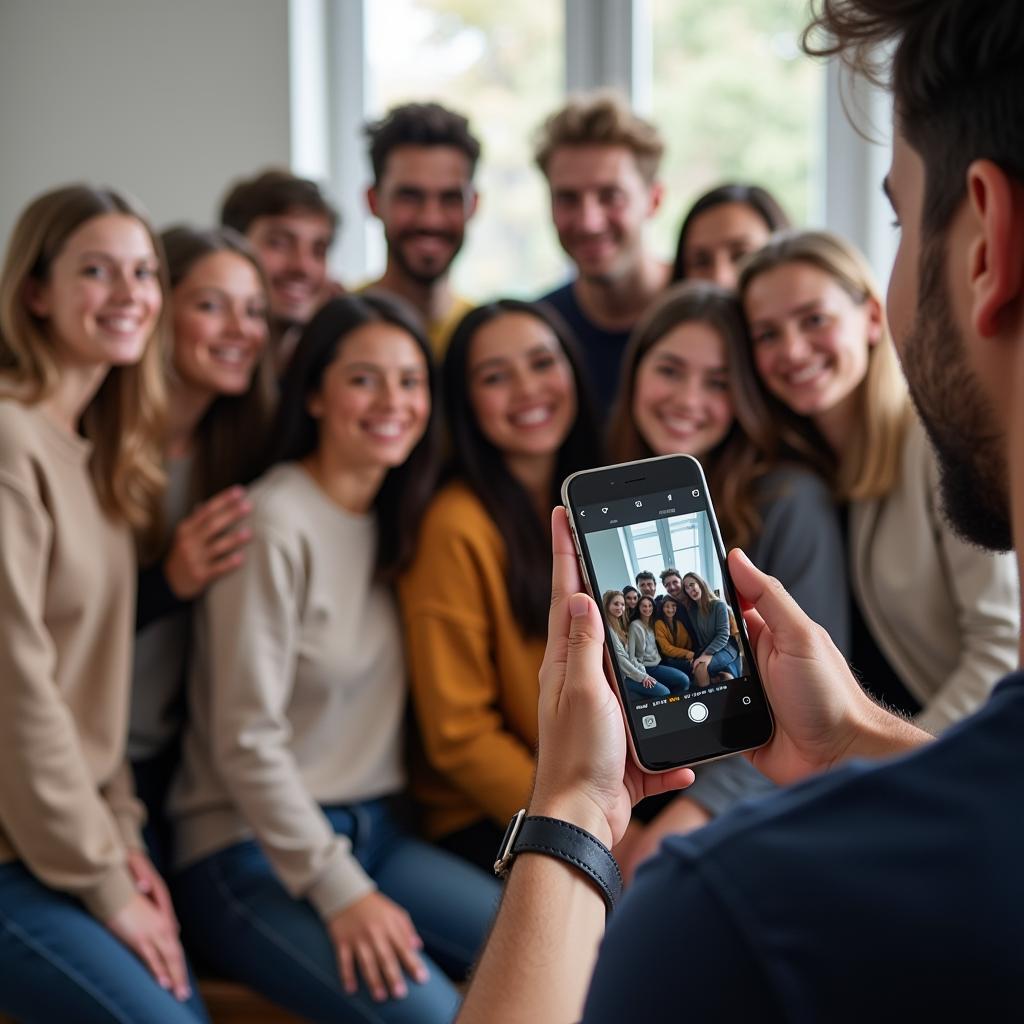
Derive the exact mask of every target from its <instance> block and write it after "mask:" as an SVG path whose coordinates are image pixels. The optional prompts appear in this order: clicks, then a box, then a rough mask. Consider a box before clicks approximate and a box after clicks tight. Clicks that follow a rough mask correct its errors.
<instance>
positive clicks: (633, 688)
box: [626, 672, 672, 697]
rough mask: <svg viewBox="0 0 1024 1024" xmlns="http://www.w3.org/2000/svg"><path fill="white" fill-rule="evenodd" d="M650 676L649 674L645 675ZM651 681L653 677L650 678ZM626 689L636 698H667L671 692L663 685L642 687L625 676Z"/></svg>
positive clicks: (634, 680)
mask: <svg viewBox="0 0 1024 1024" xmlns="http://www.w3.org/2000/svg"><path fill="white" fill-rule="evenodd" d="M647 674H648V675H650V673H649V672H648V673H647ZM651 678H652V679H653V678H654V676H651ZM626 689H627V690H629V692H630V693H632V694H635V695H636V696H637V697H667V696H668V695H669V694H670V693H671V692H672V691H671V690H670V689H669V688H668V687H667V686H666V685H665V684H664V683H655V684H654V685H653V686H644V684H643V683H641V682H639V681H637V680H636V679H630V678H629V677H628V676H626Z"/></svg>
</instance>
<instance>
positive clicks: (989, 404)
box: [807, 0, 1024, 548]
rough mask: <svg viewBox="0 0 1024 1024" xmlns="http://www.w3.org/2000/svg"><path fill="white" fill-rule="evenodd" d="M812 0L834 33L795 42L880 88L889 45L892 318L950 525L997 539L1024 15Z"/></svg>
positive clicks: (1012, 308) (1003, 495)
mask: <svg viewBox="0 0 1024 1024" xmlns="http://www.w3.org/2000/svg"><path fill="white" fill-rule="evenodd" d="M814 7H815V12H816V17H815V21H814V23H813V24H812V26H811V28H810V29H809V33H812V34H813V33H814V32H815V31H816V30H817V29H823V30H824V31H825V32H826V33H829V34H830V35H831V37H832V38H831V40H829V41H828V42H826V43H823V44H822V45H820V46H819V45H817V44H813V43H811V44H807V45H808V49H809V50H810V51H811V52H813V53H820V54H825V53H828V54H842V56H843V57H844V59H845V60H846V61H847V63H848V64H849V65H850V66H851V67H853V68H854V69H855V70H857V71H860V72H863V73H866V74H868V75H869V77H871V78H872V79H873V80H874V81H876V82H878V81H881V80H882V77H883V75H884V73H885V71H886V70H887V66H886V65H881V64H880V63H879V62H878V60H877V54H879V53H886V52H887V51H888V48H889V47H891V46H893V44H894V48H893V50H892V57H891V67H888V70H889V72H890V73H889V75H888V76H887V79H886V80H887V81H888V82H889V84H891V87H892V90H893V98H894V106H895V128H896V131H895V136H896V140H895V144H894V151H893V162H892V167H891V169H890V172H889V175H888V177H887V179H886V190H887V192H888V194H889V197H890V199H891V201H892V203H893V207H894V209H895V210H896V214H897V217H898V219H899V221H900V225H901V228H902V238H901V242H900V247H899V251H898V253H897V256H896V263H895V266H894V268H893V273H892V278H891V282H890V286H889V320H890V324H891V326H892V330H893V335H894V339H895V341H896V343H897V347H898V348H899V350H900V355H901V358H902V361H903V365H904V370H905V372H906V375H907V380H908V382H909V385H910V391H911V394H912V396H913V398H914V402H915V404H916V406H917V408H918V411H919V413H920V415H921V419H922V420H923V422H924V424H925V426H926V427H927V429H928V433H929V435H930V436H931V439H932V441H933V443H934V445H935V448H936V451H937V453H938V456H939V463H940V467H941V473H942V491H943V500H944V504H945V507H946V512H947V514H948V515H949V517H950V520H951V521H952V522H953V524H954V526H956V527H957V528H958V529H959V530H960V531H961V532H962V533H963V534H964V535H965V536H966V537H967V538H968V539H970V540H974V541H976V542H977V543H979V544H982V545H984V546H986V547H993V548H1008V547H1010V546H1011V543H1012V535H1011V528H1010V512H1009V479H1010V475H1011V472H1010V467H1012V466H1014V465H1017V466H1020V465H1021V462H1022V459H1024V450H1022V449H1021V448H1020V445H1021V439H1020V438H1019V437H1018V436H1017V435H1019V434H1020V430H1019V429H1014V421H1013V416H1014V413H1015V411H1016V409H1017V408H1019V407H1020V405H1021V402H1022V399H1024V396H1022V395H1020V394H1018V393H1015V391H1014V378H1015V376H1016V380H1017V381H1020V379H1021V377H1020V374H1019V372H1018V373H1016V375H1015V373H1014V371H1015V370H1017V371H1019V369H1020V366H1021V361H1022V359H1024V353H1022V351H1021V350H1022V349H1024V18H1021V16H1020V9H1019V5H1017V4H1011V3H1005V2H1002V0H899V2H893V0H817V2H816V3H815V5H814ZM1019 386H1020V385H1019V384H1017V387H1018V388H1019ZM1015 447H1016V450H1015ZM1008 459H1009V462H1008Z"/></svg>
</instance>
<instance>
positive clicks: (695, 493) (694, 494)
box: [690, 487, 700, 498]
mask: <svg viewBox="0 0 1024 1024" xmlns="http://www.w3.org/2000/svg"><path fill="white" fill-rule="evenodd" d="M690 493H691V494H692V495H693V496H694V497H695V498H699V497H700V488H699V487H694V489H693V490H692V491H690Z"/></svg>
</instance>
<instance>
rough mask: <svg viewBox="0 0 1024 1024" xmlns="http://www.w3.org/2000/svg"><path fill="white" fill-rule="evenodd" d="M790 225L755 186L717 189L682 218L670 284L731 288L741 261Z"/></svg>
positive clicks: (773, 200) (770, 198) (764, 191)
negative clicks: (696, 284)
mask: <svg viewBox="0 0 1024 1024" xmlns="http://www.w3.org/2000/svg"><path fill="white" fill-rule="evenodd" d="M789 223H790V222H789V217H788V216H787V215H786V211H785V210H783V208H782V206H781V204H780V203H779V201H778V200H777V199H776V198H775V197H774V196H773V195H772V194H771V193H770V192H769V191H768V190H767V189H764V188H761V186H760V185H742V184H737V183H734V182H729V183H726V184H724V185H717V186H716V187H715V188H713V189H711V190H710V191H709V192H705V193H704V195H702V196H701V197H700V198H699V199H697V201H696V202H695V203H694V204H693V206H691V207H690V209H689V212H688V213H687V214H686V216H685V217H684V218H683V223H682V225H681V226H680V228H679V241H678V243H677V245H676V258H675V261H674V262H673V264H672V280H673V281H711V282H712V283H713V284H717V285H721V286H722V287H723V288H729V289H734V288H735V287H736V281H737V279H738V278H739V267H740V264H741V263H742V262H743V258H744V257H745V256H748V255H749V254H750V253H752V252H756V251H757V250H758V249H760V248H761V246H762V245H764V243H765V242H767V241H768V239H769V238H770V237H771V235H772V234H774V233H775V232H776V231H780V230H782V229H783V228H788V227H789Z"/></svg>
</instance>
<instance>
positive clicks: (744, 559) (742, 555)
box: [733, 548, 754, 569]
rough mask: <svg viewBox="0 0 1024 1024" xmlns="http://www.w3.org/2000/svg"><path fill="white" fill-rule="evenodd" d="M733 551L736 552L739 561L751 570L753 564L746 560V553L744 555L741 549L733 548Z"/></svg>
mask: <svg viewBox="0 0 1024 1024" xmlns="http://www.w3.org/2000/svg"><path fill="white" fill-rule="evenodd" d="M733 550H734V551H735V552H736V554H737V555H739V556H740V559H741V560H742V561H743V562H744V563H745V564H747V565H749V566H750V567H751V569H753V567H754V563H753V562H752V561H751V560H750V559H749V558H747V553H746V551H744V550H743V548H733Z"/></svg>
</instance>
